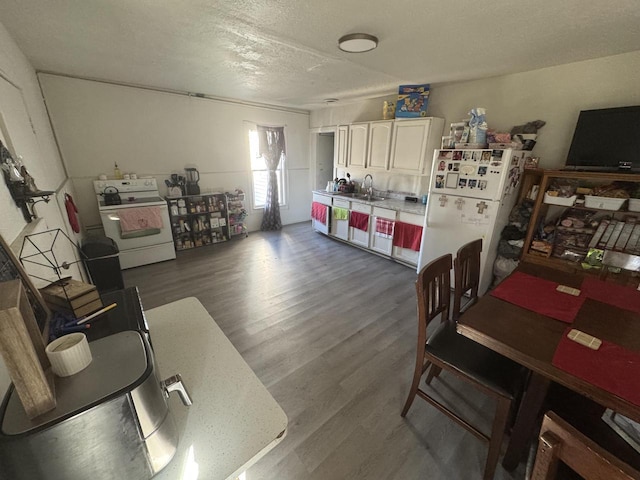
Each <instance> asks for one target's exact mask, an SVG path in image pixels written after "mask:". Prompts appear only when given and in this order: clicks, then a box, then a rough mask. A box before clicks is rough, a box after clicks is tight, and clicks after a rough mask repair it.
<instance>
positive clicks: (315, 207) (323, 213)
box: [311, 202, 327, 225]
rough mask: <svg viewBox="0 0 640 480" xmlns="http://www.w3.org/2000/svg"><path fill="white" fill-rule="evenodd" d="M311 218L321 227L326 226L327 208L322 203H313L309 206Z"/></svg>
mask: <svg viewBox="0 0 640 480" xmlns="http://www.w3.org/2000/svg"><path fill="white" fill-rule="evenodd" d="M311 218H313V219H314V220H317V221H318V222H320V223H322V224H323V225H326V224H327V206H326V205H324V204H322V203H318V202H313V203H312V204H311Z"/></svg>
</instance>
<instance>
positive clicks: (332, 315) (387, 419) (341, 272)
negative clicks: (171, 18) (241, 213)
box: [124, 223, 524, 480]
mask: <svg viewBox="0 0 640 480" xmlns="http://www.w3.org/2000/svg"><path fill="white" fill-rule="evenodd" d="M124 276H125V282H126V285H127V286H133V285H137V286H138V288H139V290H140V294H141V297H142V303H143V305H144V307H145V308H146V309H149V308H153V307H156V306H159V305H163V304H165V303H168V302H172V301H174V300H178V299H180V298H184V297H189V296H194V297H197V298H198V299H199V300H200V301H201V302H202V304H203V305H204V306H205V308H206V309H207V310H208V311H209V313H210V314H211V316H212V317H213V318H214V319H215V321H216V322H217V323H218V324H219V325H220V327H221V328H222V330H223V331H224V332H225V334H226V335H227V336H228V337H229V339H230V340H231V342H233V344H234V345H235V347H236V348H237V349H238V351H239V352H240V353H241V354H242V356H243V357H244V359H245V360H246V361H247V362H248V363H249V365H250V366H251V367H252V368H253V370H254V371H255V372H256V374H257V375H258V377H259V378H260V379H261V380H262V382H263V383H264V384H265V385H266V387H267V388H268V389H269V391H270V392H271V394H272V395H273V396H274V398H275V399H276V400H277V401H278V403H279V404H280V405H281V406H282V408H283V410H284V411H285V412H286V414H287V416H288V418H289V427H288V433H287V436H286V438H285V439H284V440H283V441H282V442H281V443H280V444H279V445H278V446H276V447H275V449H273V450H272V451H271V452H269V453H268V454H267V455H266V456H265V457H264V458H263V459H261V460H260V461H259V462H258V463H257V464H256V465H254V466H253V467H252V468H250V469H249V470H248V471H247V474H246V478H247V480H259V479H260V480H261V479H265V480H267V479H269V480H270V479H278V480H294V479H296V480H297V479H318V480H320V479H322V480H333V479H429V480H440V479H442V480H458V479H460V480H463V479H465V480H466V479H479V478H481V472H482V470H483V466H484V462H485V458H486V453H487V450H486V445H485V444H484V443H482V442H480V441H478V440H477V439H476V438H475V437H473V436H472V435H471V434H470V433H468V432H467V431H465V430H463V429H462V428H461V427H459V426H457V425H456V424H454V423H453V422H452V421H451V420H449V419H448V418H447V417H445V416H444V415H443V414H441V413H440V412H438V411H437V410H436V409H435V408H433V407H432V406H430V405H429V404H427V403H426V402H424V401H422V400H421V399H419V398H416V400H415V402H414V404H413V406H412V407H411V410H410V411H409V414H408V415H407V417H406V418H405V419H403V418H401V417H400V410H401V409H402V406H403V404H404V401H405V399H406V395H407V393H408V390H409V385H410V381H411V376H412V373H413V367H414V362H415V348H416V330H417V318H416V299H415V287H414V281H415V278H416V274H415V271H414V270H413V269H411V268H408V267H406V266H403V265H400V264H397V263H395V262H393V261H390V260H387V259H384V258H381V257H378V256H376V255H372V254H370V253H367V252H364V251H362V250H359V249H357V248H354V247H351V246H349V245H345V244H343V243H340V242H337V241H334V240H332V239H329V238H327V237H325V236H324V235H321V234H318V233H316V232H314V231H313V230H312V228H311V226H310V223H301V224H296V225H290V226H286V227H285V228H284V229H283V230H282V231H280V232H257V233H252V234H250V235H249V237H248V238H238V239H234V240H233V241H232V242H227V243H224V244H220V245H213V246H208V247H203V248H198V249H195V250H190V251H186V252H179V253H178V258H177V260H175V261H169V262H163V263H158V264H154V265H147V266H144V267H138V268H135V269H131V270H127V271H125V274H124ZM179 321H180V319H176V322H179ZM425 388H428V387H425ZM432 390H437V391H438V392H441V393H442V396H443V398H444V399H445V400H446V399H447V398H455V399H456V400H455V404H456V406H457V408H458V409H459V411H460V412H461V413H463V414H465V415H466V416H467V417H468V418H469V419H470V420H472V421H474V422H476V423H478V424H479V425H481V426H483V427H484V430H485V431H487V432H488V431H489V427H490V421H491V418H492V417H493V409H494V405H493V403H492V402H491V401H490V400H488V399H486V398H485V397H484V396H483V395H481V394H477V393H476V392H475V391H474V390H473V389H471V388H469V387H467V386H466V385H465V384H461V383H460V382H457V381H456V380H455V379H453V378H451V376H448V375H446V374H443V375H442V376H441V377H440V378H439V379H436V380H435V381H434V382H433V389H432ZM452 391H456V392H460V391H462V392H464V395H463V396H462V397H458V396H457V395H456V396H455V397H452V396H451V392H452ZM460 398H463V400H461V399H460ZM523 472H524V468H522V467H520V468H519V469H517V470H516V471H515V472H513V473H509V472H506V471H504V469H503V468H502V466H498V471H497V473H496V477H495V478H496V479H523V478H524V473H523ZM203 480H209V479H203Z"/></svg>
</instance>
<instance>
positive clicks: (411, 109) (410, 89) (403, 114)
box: [396, 84, 429, 119]
mask: <svg viewBox="0 0 640 480" xmlns="http://www.w3.org/2000/svg"><path fill="white" fill-rule="evenodd" d="M428 103H429V84H424V85H400V86H399V87H398V101H397V102H396V118H400V119H402V118H420V117H426V116H427V104H428Z"/></svg>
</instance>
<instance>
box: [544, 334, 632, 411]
mask: <svg viewBox="0 0 640 480" xmlns="http://www.w3.org/2000/svg"><path fill="white" fill-rule="evenodd" d="M570 330H571V329H570V328H568V329H567V330H566V331H565V332H564V335H563V336H562V339H561V340H560V343H559V344H558V347H557V348H556V353H555V354H554V356H553V362H552V363H553V365H554V366H556V367H558V368H560V369H562V370H564V371H565V372H568V373H570V374H571V375H574V376H576V377H578V378H581V379H583V380H586V381H587V382H589V383H592V384H593V385H596V386H598V387H600V388H602V389H603V390H606V391H607V392H611V393H613V394H615V395H617V396H619V397H622V398H624V399H625V400H628V401H629V402H631V403H633V404H635V405H638V406H640V355H639V354H638V353H636V352H632V351H631V350H627V349H626V348H623V347H621V346H620V345H616V344H615V343H611V342H607V341H606V340H603V341H602V345H600V348H599V349H598V350H591V349H590V348H587V347H585V346H583V345H580V344H579V343H576V342H574V341H572V340H569V339H568V338H567V334H568V333H569V331H570Z"/></svg>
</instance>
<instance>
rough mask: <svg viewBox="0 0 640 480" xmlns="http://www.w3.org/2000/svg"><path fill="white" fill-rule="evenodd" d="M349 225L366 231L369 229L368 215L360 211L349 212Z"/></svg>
mask: <svg viewBox="0 0 640 480" xmlns="http://www.w3.org/2000/svg"><path fill="white" fill-rule="evenodd" d="M349 226H350V227H353V228H357V229H358V230H362V231H363V232H366V231H367V230H369V215H367V214H366V213H360V212H351V213H350V214H349Z"/></svg>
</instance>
